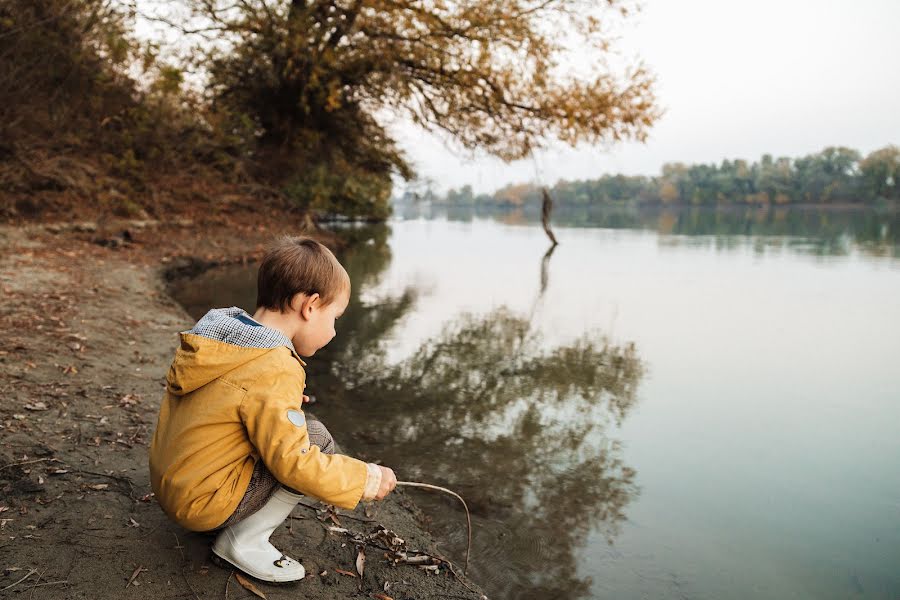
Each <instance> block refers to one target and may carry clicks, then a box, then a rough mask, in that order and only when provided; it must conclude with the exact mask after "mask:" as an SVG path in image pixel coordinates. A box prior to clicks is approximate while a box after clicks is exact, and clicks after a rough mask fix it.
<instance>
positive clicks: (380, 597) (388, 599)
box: [372, 594, 394, 600]
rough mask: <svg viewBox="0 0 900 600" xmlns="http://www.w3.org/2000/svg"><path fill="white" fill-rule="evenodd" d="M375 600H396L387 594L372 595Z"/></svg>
mask: <svg viewBox="0 0 900 600" xmlns="http://www.w3.org/2000/svg"><path fill="white" fill-rule="evenodd" d="M372 597H373V598H377V600H394V599H393V598H391V597H390V596H388V595H387V594H372Z"/></svg>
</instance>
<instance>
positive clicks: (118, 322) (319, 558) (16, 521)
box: [0, 208, 481, 600]
mask: <svg viewBox="0 0 900 600" xmlns="http://www.w3.org/2000/svg"><path fill="white" fill-rule="evenodd" d="M305 224H306V223H305V221H304V220H303V219H302V217H300V216H299V215H296V214H293V213H289V212H284V213H283V214H281V213H279V214H272V213H271V212H270V213H269V214H265V215H261V214H258V213H255V212H253V211H251V210H248V209H241V208H236V209H234V210H233V211H232V212H231V213H229V214H227V215H222V214H217V215H210V216H205V217H199V218H197V217H195V218H194V219H187V218H184V219H182V220H178V221H172V222H158V221H149V220H145V221H134V220H131V221H126V220H120V221H116V220H110V221H106V222H104V223H100V224H98V223H93V222H91V223H59V224H51V225H37V224H35V225H28V226H18V227H13V226H3V227H2V228H0V290H2V293H3V298H4V302H3V304H2V306H0V394H2V398H3V400H2V401H0V439H2V442H0V590H4V595H7V594H8V595H10V596H13V597H16V596H18V597H28V598H111V597H116V598H129V597H130V598H246V597H249V592H247V590H245V589H243V588H242V587H241V586H240V585H239V584H238V583H237V581H236V579H235V577H233V576H231V574H230V572H229V571H226V570H224V569H222V568H220V567H218V566H216V565H214V564H213V563H212V562H211V561H210V555H209V550H208V548H209V544H210V541H211V537H210V536H208V535H204V534H195V533H190V532H187V531H184V530H182V529H180V528H179V527H177V526H175V525H174V524H172V523H170V522H169V521H168V520H167V519H166V518H165V516H164V515H163V513H162V511H161V510H160V509H159V507H158V506H157V505H156V502H155V500H154V498H153V496H152V494H151V491H150V485H149V477H148V472H147V466H146V464H147V445H148V444H149V441H150V439H151V436H152V430H153V427H154V426H155V422H156V414H157V410H158V406H159V400H160V397H161V393H162V390H163V382H164V377H165V373H166V370H167V369H168V366H169V363H170V361H171V357H172V354H173V352H174V349H175V345H176V340H177V336H176V333H177V332H178V331H181V330H184V329H186V328H188V327H190V325H191V323H192V320H191V319H190V317H189V316H188V315H187V313H186V312H185V311H184V310H183V309H182V308H181V307H180V306H179V305H178V304H177V303H175V302H174V301H173V300H172V299H171V298H170V297H169V295H168V293H167V291H166V285H165V276H166V274H167V273H172V272H181V273H188V272H190V271H192V270H196V269H201V268H203V267H205V266H208V265H211V264H222V263H228V262H245V261H251V260H254V259H255V258H256V257H258V256H259V255H260V254H261V252H262V250H263V248H264V246H265V244H266V243H267V242H269V241H270V240H271V239H272V237H274V236H275V235H278V234H281V233H297V232H298V231H300V230H301V229H302V227H303V226H304V225H305ZM322 400H323V401H327V399H324V398H323V399H322ZM339 441H340V440H339ZM309 504H310V506H309V507H306V506H298V508H297V509H296V510H295V511H294V513H293V518H292V519H291V520H290V521H289V523H287V524H286V525H285V526H283V527H280V528H279V529H278V531H277V532H276V534H275V536H274V537H273V541H274V542H275V544H276V545H278V547H280V548H283V549H284V550H285V551H286V552H288V553H291V554H292V555H293V556H295V557H297V558H300V559H301V560H302V562H303V564H304V565H305V566H306V570H307V577H306V579H304V580H303V581H301V582H299V583H298V584H295V585H289V586H268V585H265V584H262V583H258V584H257V587H258V588H259V589H260V590H261V591H262V592H263V593H264V594H265V595H266V596H267V597H268V598H288V597H296V596H297V595H300V596H302V597H304V598H311V599H322V600H327V599H336V598H346V597H350V596H356V597H375V598H379V597H380V598H384V597H390V598H395V599H399V598H433V597H447V596H452V597H458V598H479V597H480V595H481V594H480V592H479V591H475V586H474V585H472V584H471V583H469V582H466V583H463V582H462V581H460V580H459V579H458V578H457V576H455V575H454V574H452V573H451V572H449V571H448V570H447V569H446V567H441V569H440V570H439V572H437V573H434V572H433V571H431V570H423V569H421V568H419V567H415V566H409V565H396V564H394V562H393V561H392V560H389V559H388V558H387V555H386V553H385V552H384V551H383V550H379V549H376V548H374V547H368V548H367V551H368V557H367V560H366V563H365V569H364V574H363V577H362V578H360V577H359V576H353V573H354V572H355V571H356V559H357V548H356V547H355V544H354V543H353V541H352V539H351V534H348V533H344V532H335V531H329V530H328V527H329V526H340V527H341V528H343V529H348V530H351V532H360V533H364V534H365V533H369V532H371V531H373V530H374V529H377V527H378V526H384V527H386V528H387V529H389V530H391V531H393V532H395V533H396V535H398V536H399V537H401V538H403V539H404V540H405V546H406V548H407V549H410V550H421V551H424V552H428V553H431V554H436V553H437V551H436V549H435V546H434V543H433V541H432V540H431V539H430V537H429V536H428V534H427V533H426V531H425V530H424V528H423V517H422V515H421V513H420V512H419V511H418V509H417V508H416V507H415V505H414V504H413V503H412V502H411V501H410V500H409V499H408V498H407V497H406V496H405V495H404V494H403V493H402V492H399V491H398V492H396V493H395V494H393V495H392V496H391V498H390V500H389V501H387V502H384V503H379V504H377V505H370V506H369V507H366V508H363V507H361V508H359V509H357V510H356V511H355V512H354V513H346V512H345V511H338V512H337V513H329V512H327V511H322V510H316V508H321V507H320V506H319V505H317V503H314V502H312V501H310V503H309ZM342 571H343V572H344V573H342ZM469 586H471V587H469ZM26 593H27V594H28V595H27V596H25V594H26ZM379 594H381V596H379Z"/></svg>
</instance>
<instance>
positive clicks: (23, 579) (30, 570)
mask: <svg viewBox="0 0 900 600" xmlns="http://www.w3.org/2000/svg"><path fill="white" fill-rule="evenodd" d="M35 573H37V569H29V570H28V572H27V573H25V577H23V578H22V579H20V580H18V581H16V582H15V583H11V584H9V585H8V586H6V587H5V588H3V589H2V590H0V592H5V591H6V590H8V589H9V588H11V587H13V586H15V585H19V584H20V583H22V582H23V581H25V580H26V579H28V578H29V577H31V576H32V575H34V574H35Z"/></svg>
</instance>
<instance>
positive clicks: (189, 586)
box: [172, 531, 227, 600]
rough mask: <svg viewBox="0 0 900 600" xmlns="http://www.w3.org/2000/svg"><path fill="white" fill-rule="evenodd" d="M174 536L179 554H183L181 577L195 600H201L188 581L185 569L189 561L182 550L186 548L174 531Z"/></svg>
mask: <svg viewBox="0 0 900 600" xmlns="http://www.w3.org/2000/svg"><path fill="white" fill-rule="evenodd" d="M172 535H174V536H175V547H176V548H178V552H180V553H181V577H182V579H184V582H185V583H186V584H187V586H188V589H189V590H191V593H192V594H193V595H194V598H196V600H200V596H198V595H197V592H195V591H194V587H193V586H192V585H191V582H190V581H188V578H187V574H185V572H184V569H185V567H187V564H186V563H187V560H186V559H185V558H184V550H182V548H184V546H182V545H181V542H180V541H179V540H178V534H177V533H175V532H174V531H173V532H172ZM226 585H227V582H226Z"/></svg>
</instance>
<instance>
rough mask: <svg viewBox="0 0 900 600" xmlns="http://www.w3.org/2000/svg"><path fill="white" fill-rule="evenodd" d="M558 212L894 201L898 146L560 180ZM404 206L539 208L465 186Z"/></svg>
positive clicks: (533, 192)
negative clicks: (613, 206)
mask: <svg viewBox="0 0 900 600" xmlns="http://www.w3.org/2000/svg"><path fill="white" fill-rule="evenodd" d="M550 192H551V195H552V196H553V198H554V200H555V201H556V202H557V203H558V204H559V205H561V206H572V207H578V206H593V205H602V204H609V203H638V204H648V205H662V206H665V205H673V206H677V205H690V206H718V205H758V204H763V205H766V204H776V205H796V204H821V205H829V204H872V203H876V202H895V201H898V200H900V147H898V146H895V145H890V146H887V147H885V148H881V149H880V150H875V151H874V152H872V153H870V154H869V155H868V156H866V157H863V156H862V155H861V154H860V153H859V152H857V151H856V150H852V149H850V148H843V147H830V148H826V149H824V150H822V151H821V152H818V153H816V154H810V155H808V156H803V157H800V158H787V157H781V158H773V157H772V155H770V154H766V155H763V157H762V158H761V159H760V160H759V161H758V162H752V163H750V162H747V161H746V160H741V159H737V160H723V161H722V163H721V164H718V165H716V164H699V165H686V164H683V163H668V164H666V165H664V166H663V168H662V172H661V173H660V174H659V175H657V176H655V177H648V176H644V175H603V176H602V177H600V178H598V179H585V180H577V181H565V180H561V181H559V182H557V183H556V184H555V185H554V186H552V188H550ZM405 199H406V200H407V201H413V200H417V199H418V200H431V201H432V202H435V203H439V204H448V205H479V206H481V205H494V206H512V207H515V206H533V205H537V204H539V203H540V202H541V195H540V187H539V186H538V185H536V184H534V183H519V184H510V185H506V186H504V187H502V188H500V189H498V190H497V191H495V192H494V193H493V194H477V195H476V194H474V193H473V191H472V188H471V186H468V185H467V186H463V187H461V188H458V189H451V190H449V191H448V192H447V193H446V194H444V195H443V196H440V195H437V194H434V193H433V192H429V191H427V190H426V191H425V192H419V193H416V192H408V193H407V195H406V198H405Z"/></svg>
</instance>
